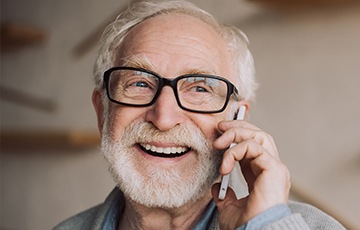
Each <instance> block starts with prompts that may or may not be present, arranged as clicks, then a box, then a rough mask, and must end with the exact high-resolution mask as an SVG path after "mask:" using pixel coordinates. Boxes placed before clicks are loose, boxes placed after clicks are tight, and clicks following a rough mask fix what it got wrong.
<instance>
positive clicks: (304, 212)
mask: <svg viewBox="0 0 360 230" xmlns="http://www.w3.org/2000/svg"><path fill="white" fill-rule="evenodd" d="M288 206H289V208H290V209H291V211H292V213H293V214H300V215H301V216H302V218H303V219H304V220H305V222H306V223H307V224H308V226H311V229H344V228H343V227H342V225H341V224H340V223H339V222H338V221H337V220H335V219H334V218H333V217H331V216H330V215H328V214H326V213H325V212H323V211H321V210H320V209H318V208H316V207H314V206H312V205H310V204H306V203H301V202H296V201H289V203H288ZM318 227H319V228H318Z"/></svg>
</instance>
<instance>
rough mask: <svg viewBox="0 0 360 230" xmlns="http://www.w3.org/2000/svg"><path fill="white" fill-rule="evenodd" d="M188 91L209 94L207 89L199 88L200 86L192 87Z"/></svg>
mask: <svg viewBox="0 0 360 230" xmlns="http://www.w3.org/2000/svg"><path fill="white" fill-rule="evenodd" d="M190 91H192V92H197V93H206V92H209V91H208V90H207V89H205V88H204V87H201V86H195V87H192V88H191V90H190Z"/></svg>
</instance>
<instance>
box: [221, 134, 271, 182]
mask: <svg viewBox="0 0 360 230" xmlns="http://www.w3.org/2000/svg"><path fill="white" fill-rule="evenodd" d="M262 155H264V156H263V157H262V158H261V160H262V161H265V162H266V161H267V160H270V158H273V156H272V155H271V154H269V153H268V151H267V150H266V149H265V148H264V147H262V146H261V145H260V144H259V143H258V142H257V141H255V140H254V139H248V140H245V141H242V142H240V143H239V144H237V145H235V146H233V147H231V148H229V149H228V150H226V151H225V153H224V156H223V161H222V164H221V166H220V173H221V174H222V175H226V174H228V173H230V172H231V171H232V169H233V168H234V166H235V163H236V162H237V161H241V160H249V161H252V160H254V159H256V158H258V157H260V156H262ZM263 158H264V159H263ZM262 161H261V162H262ZM261 165H263V167H264V168H263V169H266V168H267V165H266V164H265V163H263V164H261ZM254 173H255V172H254Z"/></svg>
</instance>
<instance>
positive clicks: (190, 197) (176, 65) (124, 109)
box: [56, 1, 342, 229]
mask: <svg viewBox="0 0 360 230" xmlns="http://www.w3.org/2000/svg"><path fill="white" fill-rule="evenodd" d="M95 80H96V88H95V90H94V93H93V104H94V107H95V110H96V113H97V117H98V126H99V130H100V132H101V136H102V143H101V152H102V154H103V155H104V157H105V158H106V160H107V161H108V163H109V168H110V171H111V173H112V175H113V177H114V179H115V181H116V183H117V188H115V189H114V190H113V191H112V193H111V194H110V195H109V197H108V198H107V199H106V200H105V202H104V203H103V204H100V205H99V206H96V207H94V208H92V209H90V210H87V211H85V212H83V213H80V214H78V215H76V216H74V217H72V218H70V219H68V220H66V221H64V222H63V223H61V224H60V225H58V226H57V227H56V229H219V228H221V229H261V228H265V229H309V228H310V229H313V228H314V229H315V228H318V227H319V228H323V229H324V228H326V229H342V227H341V225H340V224H339V223H338V222H337V221H335V220H334V219H332V218H331V217H329V216H327V215H326V214H324V213H322V212H321V211H319V210H317V209H315V208H313V207H311V206H308V205H305V204H300V203H294V202H289V201H288V194H289V188H290V180H289V173H288V170H287V168H286V167H285V165H284V164H283V163H282V162H281V161H280V159H279V157H278V152H277V149H276V146H275V143H274V141H273V139H272V137H271V136H270V135H268V134H266V133H265V132H263V131H262V130H261V129H259V128H258V127H256V126H254V125H253V124H250V123H248V122H246V121H240V120H233V118H234V117H235V116H236V114H237V113H238V110H239V108H241V107H242V108H245V110H246V111H248V110H249V101H251V100H252V99H253V97H254V90H255V88H256V84H255V80H254V67H253V60H252V56H251V54H250V52H249V50H248V48H247V39H246V37H245V35H244V34H243V33H242V32H241V31H239V30H238V29H236V28H233V27H229V26H224V25H220V24H218V23H217V22H216V21H215V19H214V18H213V17H212V16H211V15H209V14H208V13H207V12H205V11H203V10H201V9H199V8H197V7H196V6H194V5H192V4H190V3H188V2H184V1H166V2H162V3H159V2H158V3H144V2H142V3H138V4H136V5H134V6H133V7H131V8H129V9H128V10H127V12H125V13H123V14H122V15H121V16H120V17H119V18H117V20H116V21H115V22H113V23H112V24H111V25H109V26H108V28H107V29H106V31H105V33H104V36H103V40H102V48H101V49H100V53H99V57H98V59H97V62H96V65H95ZM231 143H233V144H232V145H231V147H230V148H229V146H230V144H231ZM235 164H240V166H241V169H242V173H243V175H244V178H245V180H246V182H247V184H248V190H249V195H248V196H246V197H242V198H241V199H238V198H237V197H236V195H235V193H234V192H233V190H231V189H229V190H228V192H227V194H226V197H225V199H219V198H218V193H219V183H216V182H219V180H220V176H221V175H226V174H229V173H230V172H231V171H232V169H233V168H234V166H235Z"/></svg>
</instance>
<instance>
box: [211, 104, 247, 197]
mask: <svg viewBox="0 0 360 230" xmlns="http://www.w3.org/2000/svg"><path fill="white" fill-rule="evenodd" d="M245 112H246V107H245V106H244V105H242V106H240V108H239V111H238V114H237V116H236V120H244V118H245ZM234 145H235V144H234V143H232V144H231V145H230V147H229V148H231V147H233V146H234ZM230 174H231V173H229V174H227V175H224V176H222V178H221V185H220V191H219V196H218V198H219V199H220V200H224V199H225V196H226V192H227V189H228V186H229V180H230Z"/></svg>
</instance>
